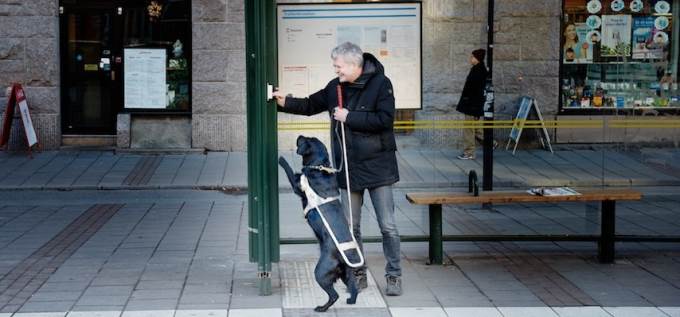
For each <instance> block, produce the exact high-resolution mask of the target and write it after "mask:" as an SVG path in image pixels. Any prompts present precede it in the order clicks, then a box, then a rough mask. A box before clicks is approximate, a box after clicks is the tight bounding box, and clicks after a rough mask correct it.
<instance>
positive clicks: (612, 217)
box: [406, 189, 642, 264]
mask: <svg viewBox="0 0 680 317" xmlns="http://www.w3.org/2000/svg"><path fill="white" fill-rule="evenodd" d="M579 193H581V195H571V196H536V195H531V194H529V193H527V192H526V191H491V192H480V193H479V196H473V195H472V194H468V193H407V194H406V199H408V201H409V202H411V203H412V204H416V205H429V211H430V238H429V244H430V245H429V249H430V250H429V257H430V263H431V264H442V259H443V256H442V254H443V249H442V241H443V237H442V205H451V204H456V205H463V204H511V203H532V202H541V203H546V202H547V203H557V202H565V201H566V202H569V201H582V202H589V201H601V202H602V208H601V211H602V217H601V219H602V220H601V224H600V226H601V228H600V230H601V231H600V235H599V236H598V237H595V238H594V240H596V241H597V242H598V258H599V261H600V263H612V262H613V261H614V238H615V228H616V226H615V225H616V201H617V200H640V199H642V194H641V193H640V192H638V191H635V190H631V189H615V190H607V189H604V190H587V191H586V190H584V191H579ZM495 238H496V239H498V240H526V239H521V237H520V238H519V239H518V237H515V238H514V239H511V237H510V236H508V239H503V236H501V237H495ZM567 238H570V239H562V240H576V241H590V240H593V239H583V238H582V239H581V240H579V239H578V237H577V236H569V237H567ZM496 239H493V240H496ZM447 240H454V239H447ZM459 240H460V239H459ZM473 240H475V239H469V240H467V241H473ZM477 240H485V239H477ZM487 240H489V239H487ZM546 240H558V239H556V237H555V236H548V239H546Z"/></svg>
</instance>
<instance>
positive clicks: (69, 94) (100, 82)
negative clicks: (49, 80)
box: [60, 0, 122, 135]
mask: <svg viewBox="0 0 680 317" xmlns="http://www.w3.org/2000/svg"><path fill="white" fill-rule="evenodd" d="M60 11H61V15H60V35H61V36H60V38H61V43H60V44H61V74H62V77H61V78H62V85H61V101H62V103H61V104H62V107H61V109H62V133H64V134H103V135H113V134H115V130H116V124H115V123H116V115H117V114H118V112H119V111H120V109H121V100H122V88H121V87H122V85H121V83H122V68H121V65H122V48H121V42H122V37H121V32H120V29H121V22H120V21H121V17H122V8H120V9H119V7H117V6H115V5H114V1H97V0H87V1H83V0H63V1H62V2H61V7H60Z"/></svg>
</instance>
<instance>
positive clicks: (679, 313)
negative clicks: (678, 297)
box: [659, 307, 680, 317]
mask: <svg viewBox="0 0 680 317" xmlns="http://www.w3.org/2000/svg"><path fill="white" fill-rule="evenodd" d="M659 309H660V310H661V311H663V312H664V313H666V314H667V315H668V316H671V317H680V307H659Z"/></svg>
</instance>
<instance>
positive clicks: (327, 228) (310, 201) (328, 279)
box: [279, 136, 364, 312]
mask: <svg viewBox="0 0 680 317" xmlns="http://www.w3.org/2000/svg"><path fill="white" fill-rule="evenodd" d="M297 154H299V155H301V156H302V164H303V167H302V173H294V172H293V169H292V168H291V167H290V165H289V164H288V162H286V160H285V159H284V158H283V157H281V158H279V165H281V167H282V168H283V169H284V171H285V172H286V176H287V177H288V181H289V182H290V185H291V186H292V188H293V192H294V193H295V194H297V195H298V196H300V198H301V200H302V208H303V209H304V214H305V218H306V219H307V223H308V224H309V226H310V227H312V230H313V231H314V235H315V236H316V238H317V240H319V247H320V253H321V254H320V257H319V261H318V262H317V264H316V268H315V269H314V278H315V279H316V282H317V283H318V284H319V286H321V288H322V289H323V290H324V291H325V292H326V294H328V301H327V302H326V303H325V304H323V305H320V306H317V307H316V308H315V309H314V310H315V311H317V312H324V311H326V310H328V308H330V307H331V306H332V305H333V304H334V303H335V302H336V301H337V300H338V298H339V295H338V292H337V291H336V290H335V288H334V287H333V283H335V281H337V280H338V278H339V279H341V280H342V281H343V283H345V285H347V288H348V290H349V293H350V297H349V298H348V299H347V304H354V303H356V299H357V295H358V293H359V289H358V287H357V282H356V278H355V277H354V274H353V271H352V268H355V267H360V266H362V265H363V263H364V258H363V255H362V254H361V250H360V249H359V246H358V244H357V243H356V240H355V239H354V236H352V233H351V232H350V230H349V224H348V222H347V219H346V218H345V214H344V212H343V208H342V205H341V204H340V192H339V190H338V182H337V179H336V175H335V173H336V172H337V171H336V170H334V169H333V168H332V167H331V165H330V159H329V157H328V152H327V151H326V146H324V145H323V143H321V141H319V140H318V139H316V138H307V137H303V136H300V137H298V139H297Z"/></svg>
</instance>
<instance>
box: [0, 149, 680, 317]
mask: <svg viewBox="0 0 680 317" xmlns="http://www.w3.org/2000/svg"><path fill="white" fill-rule="evenodd" d="M280 154H281V155H283V156H285V157H287V158H288V160H289V162H291V163H292V165H293V166H294V168H298V169H299V159H298V158H297V157H296V156H294V154H293V153H291V152H282V153H280ZM456 154H457V153H454V152H452V151H448V150H408V149H405V150H401V151H399V153H398V159H399V167H400V173H401V176H402V180H401V181H400V183H398V186H397V192H396V195H395V199H396V205H397V221H398V226H399V229H400V233H401V234H403V235H422V234H425V233H426V230H427V228H428V223H427V218H426V217H425V214H426V213H425V210H426V208H425V207H422V206H420V207H417V206H412V205H410V204H408V203H407V202H406V200H405V198H404V193H405V192H406V191H412V190H429V189H431V188H437V189H441V188H443V187H452V186H453V187H466V186H467V177H466V176H465V174H464V173H465V172H467V171H469V170H471V169H475V170H477V171H478V172H481V165H480V161H481V160H477V161H460V160H456V159H454V158H455V155H456ZM480 157H481V155H480ZM246 160H247V158H246V153H239V152H229V153H215V152H209V153H207V154H199V153H187V154H168V155H142V154H131V153H127V154H114V153H111V152H106V151H91V152H90V151H79V152H78V151H60V152H43V153H39V154H37V155H36V156H35V158H34V159H32V160H31V159H28V158H26V157H25V155H23V154H22V153H9V154H8V153H4V152H0V317H10V316H16V317H33V316H36V317H37V316H41V317H47V316H65V315H68V316H112V317H113V316H116V317H120V316H123V317H128V316H177V317H179V316H227V315H229V316H230V317H231V316H256V317H265V316H316V315H319V316H418V317H426V316H475V317H483V316H664V317H667V316H680V269H679V268H680V244H678V243H631V242H628V243H619V244H617V252H618V253H617V262H616V264H614V265H601V264H599V263H597V261H596V259H595V253H596V246H595V244H594V243H585V242H558V243H550V242H502V243H501V242H495V243H492V242H476V243H473V242H445V244H444V247H445V252H446V255H447V263H446V264H445V265H444V266H428V265H425V260H426V257H427V246H426V244H425V243H415V242H413V243H403V244H402V261H403V266H404V285H405V294H404V296H401V297H386V296H383V294H382V291H381V290H382V288H383V287H384V286H385V285H384V284H385V283H384V280H383V278H382V277H381V276H382V272H383V270H384V269H383V263H384V262H383V259H382V251H381V247H380V245H379V244H367V245H366V251H367V252H366V253H367V258H368V261H369V262H368V263H369V266H370V272H371V273H372V275H371V276H372V279H371V281H370V287H369V289H368V290H366V291H365V292H363V293H362V294H361V295H360V298H359V304H358V305H356V306H352V307H349V306H348V305H342V304H336V306H334V308H333V309H331V310H330V311H329V312H327V313H325V314H313V313H312V312H311V307H312V306H314V305H316V304H318V302H319V300H320V298H322V297H319V295H320V293H319V290H318V288H317V289H315V288H311V287H307V286H315V285H316V284H315V282H314V281H313V280H312V279H311V277H310V275H309V266H310V265H313V262H314V261H315V259H316V257H317V252H318V251H317V247H316V246H314V245H285V246H282V248H281V252H282V262H281V263H279V264H275V265H274V268H273V272H272V274H273V282H274V283H273V284H274V285H273V291H274V294H273V295H272V296H267V297H261V296H258V295H257V293H258V289H257V284H256V282H257V280H256V278H255V271H256V266H255V265H254V264H252V263H249V262H248V254H247V251H248V244H247V236H248V235H247V224H246V222H247V206H246V204H247V197H246V196H245V195H238V194H224V193H222V192H218V191H214V190H206V189H216V188H219V189H223V188H224V189H228V190H227V192H229V190H236V192H238V191H239V190H241V191H242V190H245V187H246V181H247V177H246V175H247V174H246V173H247V169H246V166H247V165H246ZM603 167H604V168H603ZM494 175H495V180H494V184H495V187H496V188H499V187H509V186H519V187H526V186H538V185H569V186H575V187H579V186H600V185H616V186H633V187H636V188H638V189H641V190H642V191H643V192H644V199H643V201H640V202H622V203H619V204H618V208H617V233H619V234H640V235H677V234H678V233H679V232H680V191H678V188H680V187H677V186H678V185H680V151H678V150H677V149H643V150H640V151H628V152H625V151H617V150H612V149H608V150H580V149H573V148H572V149H568V148H562V149H559V150H558V151H556V152H555V154H550V153H549V152H545V151H541V150H531V151H519V152H518V153H517V155H516V156H512V155H510V153H508V152H505V151H497V152H496V154H495V165H494ZM279 178H280V187H282V188H285V187H288V185H287V184H286V181H285V180H284V178H283V177H282V175H280V177H279ZM92 189H117V190H92ZM138 189H145V190H138ZM55 190H58V191H55ZM455 190H461V189H460V188H457V189H455ZM280 201H281V203H280V205H281V217H280V219H281V224H280V227H281V235H282V237H283V238H309V237H311V236H312V234H311V231H310V230H309V228H308V227H307V225H306V224H305V223H304V221H303V219H302V216H301V211H300V208H299V201H297V198H296V197H294V196H293V195H292V194H289V193H287V191H285V190H284V191H283V193H282V194H281V196H280ZM366 211H367V212H366V213H365V216H364V217H363V218H364V219H363V224H362V228H363V231H364V235H365V236H377V235H378V234H379V231H378V229H377V224H376V223H375V219H374V216H373V215H372V211H371V206H366ZM444 216H445V218H444V220H445V223H444V228H443V229H444V233H445V234H536V233H538V234H595V233H597V232H599V219H598V217H599V215H598V213H597V212H595V211H593V209H592V208H589V207H588V206H584V205H583V204H578V203H571V204H570V203H566V204H531V205H494V209H493V210H487V209H480V208H477V207H476V206H465V207H449V208H446V209H445V213H444Z"/></svg>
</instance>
